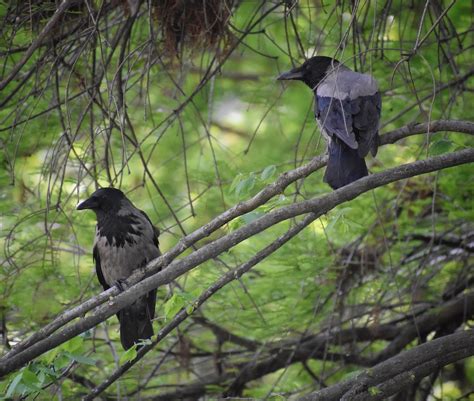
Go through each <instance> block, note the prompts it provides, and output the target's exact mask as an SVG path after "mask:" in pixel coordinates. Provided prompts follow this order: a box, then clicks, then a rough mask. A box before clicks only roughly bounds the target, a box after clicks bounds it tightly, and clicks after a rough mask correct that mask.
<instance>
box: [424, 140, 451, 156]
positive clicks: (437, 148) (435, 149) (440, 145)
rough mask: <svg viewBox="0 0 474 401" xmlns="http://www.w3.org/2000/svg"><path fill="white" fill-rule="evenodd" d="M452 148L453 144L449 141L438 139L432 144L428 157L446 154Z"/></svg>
mask: <svg viewBox="0 0 474 401" xmlns="http://www.w3.org/2000/svg"><path fill="white" fill-rule="evenodd" d="M452 147H453V142H452V141H450V140H449V139H439V140H437V141H435V142H433V143H432V144H431V146H430V152H429V153H430V155H431V156H437V155H441V154H443V153H447V152H449V151H450V150H451V148H452Z"/></svg>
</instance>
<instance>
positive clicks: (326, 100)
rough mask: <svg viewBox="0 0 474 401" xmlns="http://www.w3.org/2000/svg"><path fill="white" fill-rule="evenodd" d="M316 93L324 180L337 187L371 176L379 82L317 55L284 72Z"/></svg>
mask: <svg viewBox="0 0 474 401" xmlns="http://www.w3.org/2000/svg"><path fill="white" fill-rule="evenodd" d="M278 79H279V80H298V81H302V82H304V83H305V84H306V85H307V86H309V87H310V88H311V90H312V91H313V92H314V97H315V107H314V114H315V116H316V120H317V121H318V123H319V125H320V127H321V132H322V133H323V136H324V137H325V139H326V141H327V143H328V164H327V167H326V172H325V174H324V182H327V183H328V184H329V185H330V186H331V188H333V189H337V188H340V187H343V186H345V185H347V184H350V183H351V182H353V181H356V180H358V179H359V178H362V177H364V176H366V175H368V171H367V166H366V164H365V159H364V158H365V157H366V156H367V154H368V153H369V151H370V152H371V153H372V155H373V156H375V155H376V153H377V147H378V143H379V134H378V130H379V121H380V113H381V110H382V101H381V97H380V93H379V91H378V87H377V82H376V81H375V79H374V78H373V77H372V76H371V75H369V74H361V73H358V72H354V71H352V70H350V69H349V68H347V67H346V66H345V65H344V64H341V63H340V62H339V61H337V60H336V59H333V58H330V57H325V56H316V57H312V58H310V59H308V60H306V61H305V62H304V63H303V64H302V65H301V66H299V67H296V68H294V69H292V70H290V71H288V72H285V73H283V74H281V75H280V76H279V77H278Z"/></svg>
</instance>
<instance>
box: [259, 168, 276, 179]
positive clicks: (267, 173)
mask: <svg viewBox="0 0 474 401" xmlns="http://www.w3.org/2000/svg"><path fill="white" fill-rule="evenodd" d="M275 172H276V166H275V165H273V164H272V165H270V166H267V167H265V169H264V170H263V171H262V174H261V175H260V179H261V180H262V181H266V180H268V179H269V178H270V177H272V176H273V175H274V174H275Z"/></svg>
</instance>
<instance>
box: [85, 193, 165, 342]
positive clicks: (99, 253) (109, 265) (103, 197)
mask: <svg viewBox="0 0 474 401" xmlns="http://www.w3.org/2000/svg"><path fill="white" fill-rule="evenodd" d="M84 209H91V210H93V211H94V212H95V214H96V217H97V226H96V235H95V241H94V250H93V258H94V262H95V268H96V273H97V277H98V279H99V282H100V284H102V287H104V290H107V289H108V288H110V287H111V286H113V285H118V286H119V287H121V284H120V283H121V281H123V280H125V279H127V278H128V277H129V276H130V275H131V274H132V273H133V272H134V270H135V269H139V268H141V267H144V266H145V265H146V264H147V263H148V262H149V261H151V260H152V259H155V258H156V257H158V256H160V250H159V248H158V235H159V231H158V230H157V229H156V228H155V227H154V226H153V224H152V223H151V221H150V219H149V218H148V216H147V215H146V214H145V212H142V211H141V210H139V209H137V208H136V207H135V206H133V204H132V202H130V201H129V200H128V199H127V197H126V196H125V195H124V194H123V192H122V191H120V190H118V189H115V188H100V189H98V190H97V191H95V192H94V193H93V194H92V195H91V197H90V198H89V199H87V200H85V201H84V202H82V203H80V204H79V205H78V206H77V210H84ZM155 301H156V290H153V291H150V292H149V293H148V294H146V295H144V296H143V297H141V298H138V299H137V300H136V301H135V302H134V303H132V304H131V305H129V306H127V307H125V308H123V309H122V310H121V311H119V312H118V313H117V317H118V319H119V322H120V341H121V342H122V346H123V348H125V349H129V348H130V347H132V346H133V344H135V343H136V342H138V341H139V340H140V339H146V338H150V337H151V336H152V335H153V328H152V319H153V317H154V315H155Z"/></svg>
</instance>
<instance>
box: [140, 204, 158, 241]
mask: <svg viewBox="0 0 474 401" xmlns="http://www.w3.org/2000/svg"><path fill="white" fill-rule="evenodd" d="M139 212H140V213H141V214H142V215H143V217H145V219H147V221H148V223H150V225H151V227H152V228H153V233H154V234H155V235H154V237H153V243H154V244H155V246H156V247H157V248H159V241H158V237H159V236H160V230H159V228H157V227H155V226H154V225H153V223H152V222H151V220H150V218H149V217H148V215H147V214H146V213H145V212H144V211H143V210H139Z"/></svg>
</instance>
